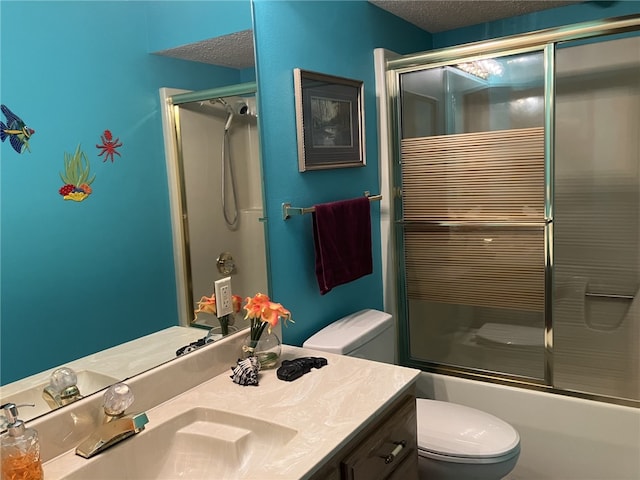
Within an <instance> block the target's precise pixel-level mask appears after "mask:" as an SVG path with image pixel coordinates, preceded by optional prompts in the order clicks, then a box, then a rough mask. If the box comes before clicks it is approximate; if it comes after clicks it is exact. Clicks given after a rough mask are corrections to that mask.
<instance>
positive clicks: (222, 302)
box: [214, 277, 233, 318]
mask: <svg viewBox="0 0 640 480" xmlns="http://www.w3.org/2000/svg"><path fill="white" fill-rule="evenodd" d="M214 288H215V294H216V312H217V313H216V315H218V318H219V317H224V316H225V315H228V314H230V313H233V300H232V299H231V277H225V278H221V279H220V280H216V282H215V284H214Z"/></svg>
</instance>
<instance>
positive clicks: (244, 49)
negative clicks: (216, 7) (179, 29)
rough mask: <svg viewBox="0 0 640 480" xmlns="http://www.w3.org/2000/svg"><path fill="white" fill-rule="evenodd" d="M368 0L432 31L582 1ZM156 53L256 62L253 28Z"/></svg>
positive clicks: (245, 64) (234, 64) (233, 63)
mask: <svg viewBox="0 0 640 480" xmlns="http://www.w3.org/2000/svg"><path fill="white" fill-rule="evenodd" d="M369 2H370V3H372V4H373V5H376V6H378V7H380V8H382V9H383V10H386V11H388V12H390V13H392V14H394V15H396V16H398V17H400V18H402V19H404V20H406V21H408V22H410V23H412V24H414V25H416V26H418V27H420V28H421V29H423V30H426V31H427V32H431V33H437V32H443V31H446V30H451V29H454V28H460V27H467V26H469V25H475V24H478V23H484V22H490V21H493V20H500V19H503V18H509V17H515V16H518V15H524V14H526V13H532V12H537V11H540V10H546V9H548V8H555V7H559V6H563V5H568V4H572V3H581V2H578V1H564V2H556V1H546V0H545V1H532V0H520V1H515V0H502V1H491V0H466V1H440V0H369ZM155 53H156V54H158V55H165V56H168V57H174V58H180V59H183V60H191V61H195V62H202V63H210V64H213V65H219V66H223V67H230V68H238V69H244V68H249V67H253V66H255V59H254V57H255V56H254V51H253V31H252V30H244V31H242V32H236V33H232V34H229V35H223V36H220V37H215V38H211V39H209V40H203V41H201V42H196V43H191V44H188V45H183V46H180V47H176V48H172V49H169V50H162V51H160V52H155Z"/></svg>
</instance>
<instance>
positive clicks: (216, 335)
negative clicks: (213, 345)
mask: <svg viewBox="0 0 640 480" xmlns="http://www.w3.org/2000/svg"><path fill="white" fill-rule="evenodd" d="M237 331H238V327H234V326H233V325H228V326H227V331H226V333H225V332H223V331H222V327H213V328H212V329H210V330H209V333H208V334H207V337H206V340H205V341H206V342H208V341H209V339H211V340H213V341H215V340H220V339H221V338H223V337H226V336H227V335H231V334H233V333H236V332H237Z"/></svg>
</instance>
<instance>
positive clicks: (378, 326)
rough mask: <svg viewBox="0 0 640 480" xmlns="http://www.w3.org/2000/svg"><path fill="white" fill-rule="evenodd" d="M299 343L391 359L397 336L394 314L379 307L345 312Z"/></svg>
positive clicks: (392, 360) (358, 355) (352, 353)
mask: <svg viewBox="0 0 640 480" xmlns="http://www.w3.org/2000/svg"><path fill="white" fill-rule="evenodd" d="M302 346H303V347H304V348H310V349H313V350H320V351H323V352H330V353H337V354H340V355H348V356H350V357H359V358H364V359H367V360H374V361H377V362H385V363H394V362H395V357H396V348H395V346H396V339H395V328H394V323H393V317H392V316H391V315H389V314H388V313H385V312H380V311H378V310H370V309H369V310H360V311H359V312H356V313H352V314H351V315H347V316H346V317H343V318H341V319H339V320H336V321H335V322H333V323H331V324H329V325H327V326H326V327H325V328H323V329H322V330H320V331H319V332H317V333H316V334H315V335H313V336H311V337H309V339H307V341H305V342H304V343H303V344H302Z"/></svg>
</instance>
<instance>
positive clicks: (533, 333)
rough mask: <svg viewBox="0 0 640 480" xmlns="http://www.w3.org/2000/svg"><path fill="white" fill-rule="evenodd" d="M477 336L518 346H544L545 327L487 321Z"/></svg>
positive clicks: (480, 338) (492, 341)
mask: <svg viewBox="0 0 640 480" xmlns="http://www.w3.org/2000/svg"><path fill="white" fill-rule="evenodd" d="M476 337H477V338H478V339H479V340H484V341H485V342H489V343H496V344H501V345H513V346H516V347H542V346H544V329H542V328H536V327H524V326H522V325H506V324H502V323H485V324H484V325H482V326H481V327H480V328H479V329H478V331H477V333H476Z"/></svg>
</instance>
